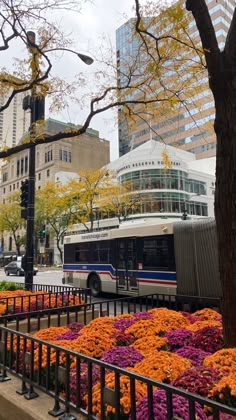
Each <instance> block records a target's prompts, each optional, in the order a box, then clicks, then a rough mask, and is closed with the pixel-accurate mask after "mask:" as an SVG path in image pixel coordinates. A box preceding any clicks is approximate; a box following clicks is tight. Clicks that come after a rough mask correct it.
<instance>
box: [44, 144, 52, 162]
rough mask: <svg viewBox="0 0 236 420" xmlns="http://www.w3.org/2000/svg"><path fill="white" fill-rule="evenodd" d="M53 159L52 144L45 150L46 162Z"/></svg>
mask: <svg viewBox="0 0 236 420" xmlns="http://www.w3.org/2000/svg"><path fill="white" fill-rule="evenodd" d="M51 161H52V146H50V147H48V148H47V149H46V151H45V163H48V162H51Z"/></svg>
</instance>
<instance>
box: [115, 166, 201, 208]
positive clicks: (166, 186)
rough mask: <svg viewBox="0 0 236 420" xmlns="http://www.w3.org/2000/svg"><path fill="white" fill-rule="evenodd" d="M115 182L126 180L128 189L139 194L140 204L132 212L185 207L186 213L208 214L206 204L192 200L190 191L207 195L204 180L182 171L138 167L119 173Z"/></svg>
mask: <svg viewBox="0 0 236 420" xmlns="http://www.w3.org/2000/svg"><path fill="white" fill-rule="evenodd" d="M118 181H119V182H120V183H121V184H122V183H126V185H127V187H128V189H129V191H130V192H137V193H140V198H141V203H140V206H138V208H136V209H135V210H134V211H133V214H138V213H140V214H144V213H145V214H146V213H159V212H160V213H175V214H176V213H183V211H184V210H186V211H187V213H188V214H192V215H197V216H208V211H207V203H205V202H199V201H194V200H192V201H191V194H194V195H206V183H205V182H202V181H198V180H194V179H189V178H188V174H187V173H186V172H185V171H182V170H179V169H176V170H175V169H144V170H137V171H132V172H129V173H126V174H124V175H121V176H120V177H119V178H118ZM157 190H159V191H157ZM160 190H161V191H160ZM171 190H172V191H171ZM173 190H174V191H173ZM189 194H190V197H189Z"/></svg>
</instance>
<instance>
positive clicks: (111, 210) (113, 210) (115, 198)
mask: <svg viewBox="0 0 236 420" xmlns="http://www.w3.org/2000/svg"><path fill="white" fill-rule="evenodd" d="M141 202H142V201H141V198H140V196H139V194H137V193H135V192H131V189H130V185H129V183H122V184H118V183H117V182H113V183H112V184H111V185H109V186H107V188H106V190H105V191H104V192H103V194H102V196H101V198H100V200H99V205H100V208H101V209H102V211H103V212H105V213H107V214H109V216H115V217H117V218H118V220H119V223H121V222H122V221H124V220H127V218H128V217H129V215H130V214H132V213H135V212H138V209H139V208H140V205H141Z"/></svg>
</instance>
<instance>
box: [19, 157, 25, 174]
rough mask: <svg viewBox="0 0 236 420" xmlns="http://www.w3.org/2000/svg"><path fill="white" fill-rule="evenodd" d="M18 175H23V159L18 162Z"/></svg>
mask: <svg viewBox="0 0 236 420" xmlns="http://www.w3.org/2000/svg"><path fill="white" fill-rule="evenodd" d="M20 173H21V175H23V173H24V159H21V160H20Z"/></svg>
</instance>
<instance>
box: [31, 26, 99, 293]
mask: <svg viewBox="0 0 236 420" xmlns="http://www.w3.org/2000/svg"><path fill="white" fill-rule="evenodd" d="M27 43H28V49H29V51H30V53H31V55H32V66H31V67H32V79H33V80H34V79H36V78H37V76H38V75H39V73H40V71H39V60H38V58H39V57H38V56H39V52H38V48H37V45H36V37H35V33H34V32H32V31H29V32H27ZM56 49H57V48H54V49H53V50H56ZM59 49H60V50H63V48H59ZM49 51H50V50H48V51H45V52H49ZM51 51H52V50H51ZM65 51H69V52H73V53H75V52H74V51H72V50H69V49H67V48H65ZM75 54H76V55H77V56H78V57H79V58H80V59H81V60H82V61H83V62H84V63H85V64H88V65H89V64H92V62H93V59H92V58H91V57H88V56H86V55H84V54H80V53H75ZM23 109H30V111H31V119H30V143H31V145H30V148H29V194H28V208H27V214H26V217H25V218H27V226H26V264H25V288H26V289H28V290H32V286H33V263H34V243H35V240H34V218H35V217H34V216H35V206H34V204H35V147H36V146H35V144H34V138H35V129H36V122H37V121H38V120H43V119H44V112H45V98H44V96H38V95H37V86H35V85H34V86H33V87H32V89H31V95H29V96H27V97H25V98H24V100H23Z"/></svg>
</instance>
